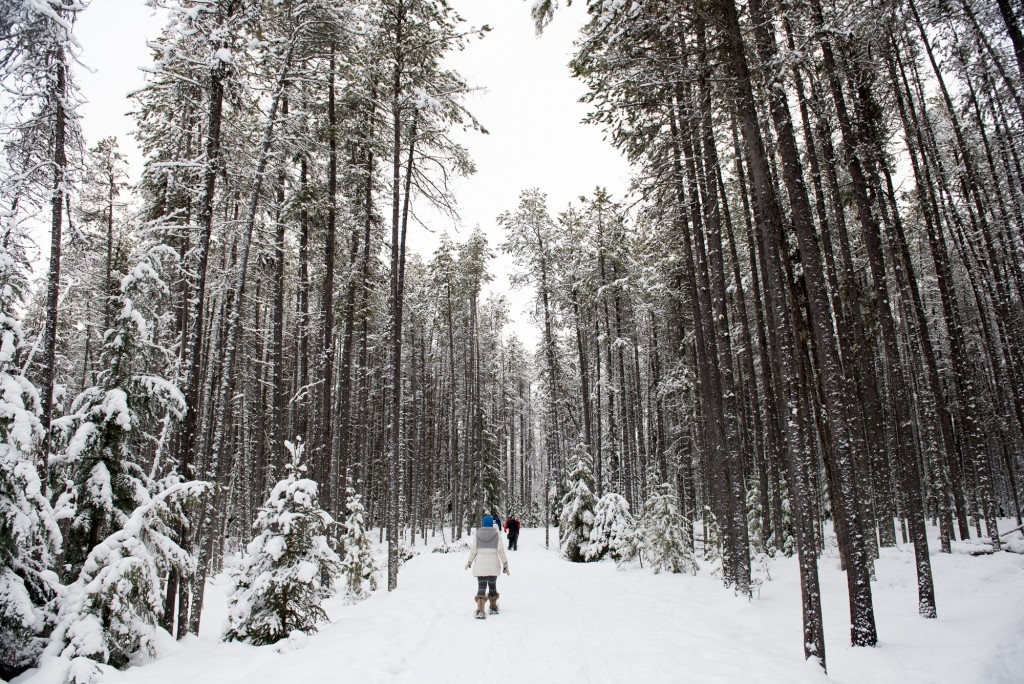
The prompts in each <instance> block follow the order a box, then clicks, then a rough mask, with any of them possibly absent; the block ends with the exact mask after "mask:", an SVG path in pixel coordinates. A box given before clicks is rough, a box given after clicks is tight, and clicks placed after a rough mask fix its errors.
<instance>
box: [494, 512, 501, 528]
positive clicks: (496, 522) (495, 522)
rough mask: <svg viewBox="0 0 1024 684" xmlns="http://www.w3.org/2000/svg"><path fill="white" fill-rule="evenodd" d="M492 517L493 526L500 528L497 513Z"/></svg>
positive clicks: (499, 519)
mask: <svg viewBox="0 0 1024 684" xmlns="http://www.w3.org/2000/svg"><path fill="white" fill-rule="evenodd" d="M493 517H494V526H495V527H497V528H498V529H499V530H500V529H501V518H499V517H498V515H497V514H495V515H494V516H493Z"/></svg>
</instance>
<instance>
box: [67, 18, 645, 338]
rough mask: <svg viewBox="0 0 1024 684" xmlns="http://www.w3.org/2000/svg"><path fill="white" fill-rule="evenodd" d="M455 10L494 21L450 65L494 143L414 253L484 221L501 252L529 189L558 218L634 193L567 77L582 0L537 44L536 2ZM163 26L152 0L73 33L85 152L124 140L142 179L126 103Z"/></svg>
mask: <svg viewBox="0 0 1024 684" xmlns="http://www.w3.org/2000/svg"><path fill="white" fill-rule="evenodd" d="M451 4H452V5H453V6H454V7H455V9H456V10H457V11H458V12H459V13H460V14H461V15H462V16H463V17H464V18H465V19H466V20H467V22H468V23H469V24H471V25H474V26H479V25H481V24H489V25H490V26H491V27H492V29H493V30H492V31H491V32H490V33H489V34H488V35H487V37H486V38H484V39H483V40H479V41H474V42H473V43H472V44H471V45H470V46H469V47H468V48H467V49H466V50H465V51H464V52H461V53H456V54H454V55H452V57H451V60H450V63H451V66H452V67H454V68H455V69H457V70H458V71H459V72H461V73H462V74H463V75H464V76H465V77H466V78H467V79H468V80H469V82H470V83H471V84H472V85H475V86H479V87H481V88H484V89H486V90H485V91H483V92H479V93H474V94H473V95H471V96H470V98H469V100H468V102H467V105H468V108H469V110H470V111H472V112H473V113H474V114H475V115H476V117H477V118H478V119H479V120H480V121H481V123H482V124H483V125H484V127H485V128H486V129H487V130H488V131H489V135H481V134H478V133H474V134H470V135H466V136H462V137H461V138H460V139H461V141H462V143H463V144H465V145H466V146H467V147H468V148H469V150H470V154H471V156H472V158H473V160H474V162H475V164H476V167H477V173H476V174H475V175H474V176H471V177H470V178H467V179H462V180H459V181H458V182H457V185H456V188H455V190H456V195H457V197H458V201H459V206H460V210H461V224H460V225H455V224H453V223H452V222H451V221H448V220H445V219H440V218H426V220H427V221H429V223H430V226H429V228H430V229H431V231H427V230H424V229H423V228H421V227H416V228H415V229H412V228H410V231H411V234H410V236H409V244H410V247H411V249H413V250H415V251H418V252H420V253H421V254H423V255H424V256H425V257H429V255H430V253H431V252H432V251H433V249H434V247H435V246H436V244H437V238H438V235H439V234H440V233H442V232H444V231H448V232H449V233H452V234H453V238H454V239H455V240H457V241H461V240H462V239H463V237H464V236H465V235H466V234H467V233H468V231H469V230H470V229H472V227H473V226H475V225H477V224H479V225H480V226H481V228H482V229H483V230H484V231H485V232H486V233H487V234H488V235H489V236H490V240H491V244H492V247H494V248H495V251H497V246H498V245H499V244H500V243H501V242H502V241H503V237H502V236H501V234H500V230H499V229H498V228H497V225H496V223H495V217H496V216H497V215H498V214H499V213H501V212H502V211H505V210H507V209H513V208H515V206H516V203H517V200H518V196H519V193H520V191H522V190H523V189H526V188H531V187H539V188H540V189H541V190H543V191H544V192H546V193H547V194H548V197H549V206H550V207H551V209H552V212H558V211H561V210H562V209H564V208H565V207H566V206H567V205H568V204H569V202H571V201H573V200H574V199H575V198H577V197H578V196H580V195H586V194H590V193H591V192H592V191H593V189H594V188H595V187H596V186H599V185H600V186H603V187H607V188H608V189H610V190H611V191H612V192H613V193H616V194H619V195H621V194H622V193H623V192H624V191H625V189H626V187H627V185H628V175H629V169H628V166H627V164H626V162H625V160H624V159H622V157H621V156H620V155H619V154H618V152H616V151H615V150H614V149H612V148H611V146H610V145H608V144H607V143H606V142H604V140H603V139H602V134H601V131H600V130H598V129H597V128H596V127H594V126H588V125H583V124H581V123H580V120H581V119H582V118H583V117H584V116H585V115H586V112H587V107H586V106H585V105H582V104H580V103H579V102H578V101H577V100H578V99H579V98H580V96H581V95H583V93H584V91H585V88H584V87H583V84H582V83H580V82H579V81H576V80H574V79H572V78H571V77H570V75H569V69H568V66H567V64H568V61H569V58H570V56H571V54H572V51H573V47H572V42H573V40H574V39H575V37H576V35H577V33H578V30H579V27H580V26H582V25H583V24H584V23H585V21H586V11H585V5H586V3H585V2H583V0H580V1H579V2H577V3H575V4H574V6H573V7H571V8H563V9H562V10H561V11H560V12H559V13H558V15H557V16H556V18H555V21H554V22H553V23H552V24H551V25H550V26H549V27H548V28H547V30H546V31H545V32H544V35H543V36H541V37H539V38H538V37H537V36H536V35H535V33H534V29H533V22H532V20H531V18H530V5H531V4H532V3H531V2H530V1H529V0H526V1H523V0H451ZM563 4H564V3H563ZM161 24H162V20H161V17H160V16H158V15H155V14H154V13H153V12H152V10H150V9H148V8H147V7H146V6H145V4H144V2H143V0H94V1H93V2H92V4H91V5H90V6H89V8H88V9H87V10H86V11H85V12H83V13H82V15H81V16H80V18H79V23H78V26H77V28H76V33H77V34H78V36H79V40H80V42H81V43H82V60H83V62H85V64H86V65H88V67H90V68H91V69H92V73H81V74H80V78H79V82H80V84H81V88H82V93H83V95H84V96H85V98H86V99H87V100H88V102H87V104H86V105H85V106H84V107H83V117H84V118H83V127H84V131H85V135H86V140H87V143H88V144H89V145H92V144H94V143H95V142H96V141H97V140H99V139H100V138H102V137H105V136H109V135H116V136H117V137H118V138H119V139H120V143H121V146H122V148H124V149H125V150H126V151H127V152H128V154H129V159H130V162H131V165H132V174H133V176H135V175H136V174H137V173H138V171H139V168H140V166H141V158H140V156H139V154H138V152H137V151H136V150H135V148H134V143H133V141H132V140H131V139H130V138H129V137H128V132H129V131H130V130H131V128H132V121H131V119H130V118H129V117H128V116H127V115H126V113H127V112H128V111H129V108H130V105H129V102H128V100H127V94H128V93H129V92H130V91H132V90H134V89H136V88H138V87H140V86H141V85H142V84H143V75H142V72H141V71H140V70H139V67H140V66H143V65H146V64H149V63H150V61H151V59H150V55H149V51H148V50H147V48H146V40H148V39H152V38H153V37H155V36H156V35H157V34H158V32H159V31H160V28H161ZM423 215H424V216H425V217H429V216H430V215H429V214H427V213H425V212H424V213H423ZM510 268H511V265H510V263H509V262H508V260H507V259H504V258H501V257H499V258H498V259H497V260H496V262H495V263H494V264H493V268H492V270H493V271H494V273H495V280H494V282H493V283H492V284H491V288H490V289H491V290H493V291H497V292H503V293H506V294H507V295H508V296H509V299H510V300H511V301H512V302H513V309H514V310H513V312H512V313H513V316H514V317H515V320H517V321H524V323H521V324H518V325H517V326H516V327H517V332H518V333H519V334H520V336H521V337H523V338H525V339H527V340H533V339H535V333H534V332H533V331H531V330H526V329H524V328H525V327H526V325H525V320H526V318H525V317H524V316H523V312H522V309H523V308H524V307H525V306H526V302H527V300H528V299H529V296H528V294H527V293H514V292H510V291H509V289H508V273H509V269H510Z"/></svg>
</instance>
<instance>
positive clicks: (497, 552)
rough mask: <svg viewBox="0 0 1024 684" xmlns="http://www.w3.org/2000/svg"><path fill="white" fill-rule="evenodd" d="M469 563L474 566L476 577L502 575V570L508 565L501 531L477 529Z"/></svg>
mask: <svg viewBox="0 0 1024 684" xmlns="http://www.w3.org/2000/svg"><path fill="white" fill-rule="evenodd" d="M468 562H469V563H471V564H472V565H473V576H474V577H490V576H491V575H500V574H501V570H502V568H503V567H505V566H506V565H508V556H506V555H505V540H504V539H502V536H501V530H499V529H498V528H497V527H480V528H477V531H476V534H474V535H473V543H472V544H471V545H470V547H469V561H468Z"/></svg>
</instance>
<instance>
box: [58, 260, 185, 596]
mask: <svg viewBox="0 0 1024 684" xmlns="http://www.w3.org/2000/svg"><path fill="white" fill-rule="evenodd" d="M168 256H173V255H168V254H167V252H166V250H164V249H160V248H155V249H152V250H149V251H148V252H145V253H143V254H142V255H141V257H140V258H139V260H138V263H136V265H135V266H134V267H133V268H132V270H131V271H130V272H129V273H128V275H126V276H125V277H124V278H123V279H122V281H121V291H120V295H119V296H117V297H114V298H113V299H112V309H113V310H114V312H115V313H114V314H113V322H112V327H111V328H110V329H109V330H108V331H107V332H106V334H105V336H104V346H103V354H102V356H101V364H102V366H103V370H102V371H101V372H100V373H99V376H98V378H97V379H98V384H97V385H95V386H92V387H88V388H86V389H85V390H84V391H82V393H81V394H79V395H78V397H76V398H75V400H74V401H73V402H72V404H71V411H70V413H69V414H68V415H67V416H64V417H62V418H60V419H58V420H57V421H54V425H55V428H57V429H59V430H60V431H61V432H63V433H64V434H66V435H70V437H69V438H68V441H67V445H66V447H65V448H64V450H63V451H62V453H61V454H60V455H59V457H58V458H57V459H55V474H56V475H58V476H59V477H61V478H63V480H64V482H65V483H66V490H65V492H64V493H63V494H62V495H61V497H60V500H59V503H58V506H57V510H58V514H59V515H60V516H61V517H62V518H63V517H67V518H69V519H70V520H71V527H70V530H69V532H68V536H67V548H66V557H65V569H64V570H65V575H66V577H67V578H68V579H69V580H73V579H74V578H75V577H77V575H78V572H79V571H80V570H81V569H82V565H83V563H84V562H85V559H86V558H87V557H88V556H89V554H90V553H91V552H92V550H93V548H94V547H95V546H96V545H97V544H98V543H99V542H100V540H101V539H103V538H104V537H107V536H108V535H110V534H111V533H113V532H115V531H117V530H118V529H120V528H121V527H122V526H123V525H124V523H125V521H126V520H127V519H128V517H129V516H131V515H132V514H133V511H135V509H136V508H138V507H139V506H141V505H143V504H144V503H145V502H146V501H148V500H149V497H150V495H151V492H153V491H155V490H156V484H155V483H154V478H155V475H156V470H157V467H158V464H159V459H160V449H159V446H160V445H159V442H158V439H157V436H156V434H155V433H156V431H157V429H158V426H159V425H160V423H161V421H164V420H169V419H174V420H178V419H180V418H181V417H182V415H183V413H184V410H185V400H184V397H182V395H181V393H180V392H179V391H178V388H177V387H176V386H175V385H174V384H173V383H171V382H169V381H168V380H166V379H165V378H164V377H163V375H162V371H163V370H165V369H166V367H167V366H168V363H169V358H168V357H169V356H170V354H169V352H168V351H167V350H164V349H162V348H160V347H159V346H158V345H156V344H154V340H153V329H154V327H155V326H156V325H157V323H158V318H159V314H158V311H159V305H160V303H161V301H162V298H163V296H165V295H166V294H167V286H166V285H165V284H164V282H163V280H162V279H161V278H160V275H159V271H160V269H161V264H162V262H163V261H164V259H165V258H167V257H168ZM154 444H156V445H157V448H156V449H155V450H154V448H153V447H154ZM154 451H155V453H154ZM154 460H155V461H156V462H155V463H154ZM147 468H148V470H147Z"/></svg>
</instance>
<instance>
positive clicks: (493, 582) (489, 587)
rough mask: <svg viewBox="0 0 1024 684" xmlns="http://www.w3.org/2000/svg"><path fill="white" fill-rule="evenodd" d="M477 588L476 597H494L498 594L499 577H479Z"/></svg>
mask: <svg viewBox="0 0 1024 684" xmlns="http://www.w3.org/2000/svg"><path fill="white" fill-rule="evenodd" d="M476 582H477V588H476V595H477V596H483V595H484V594H487V595H489V596H494V595H495V594H497V593H498V576H497V575H486V576H484V577H477V578H476Z"/></svg>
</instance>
